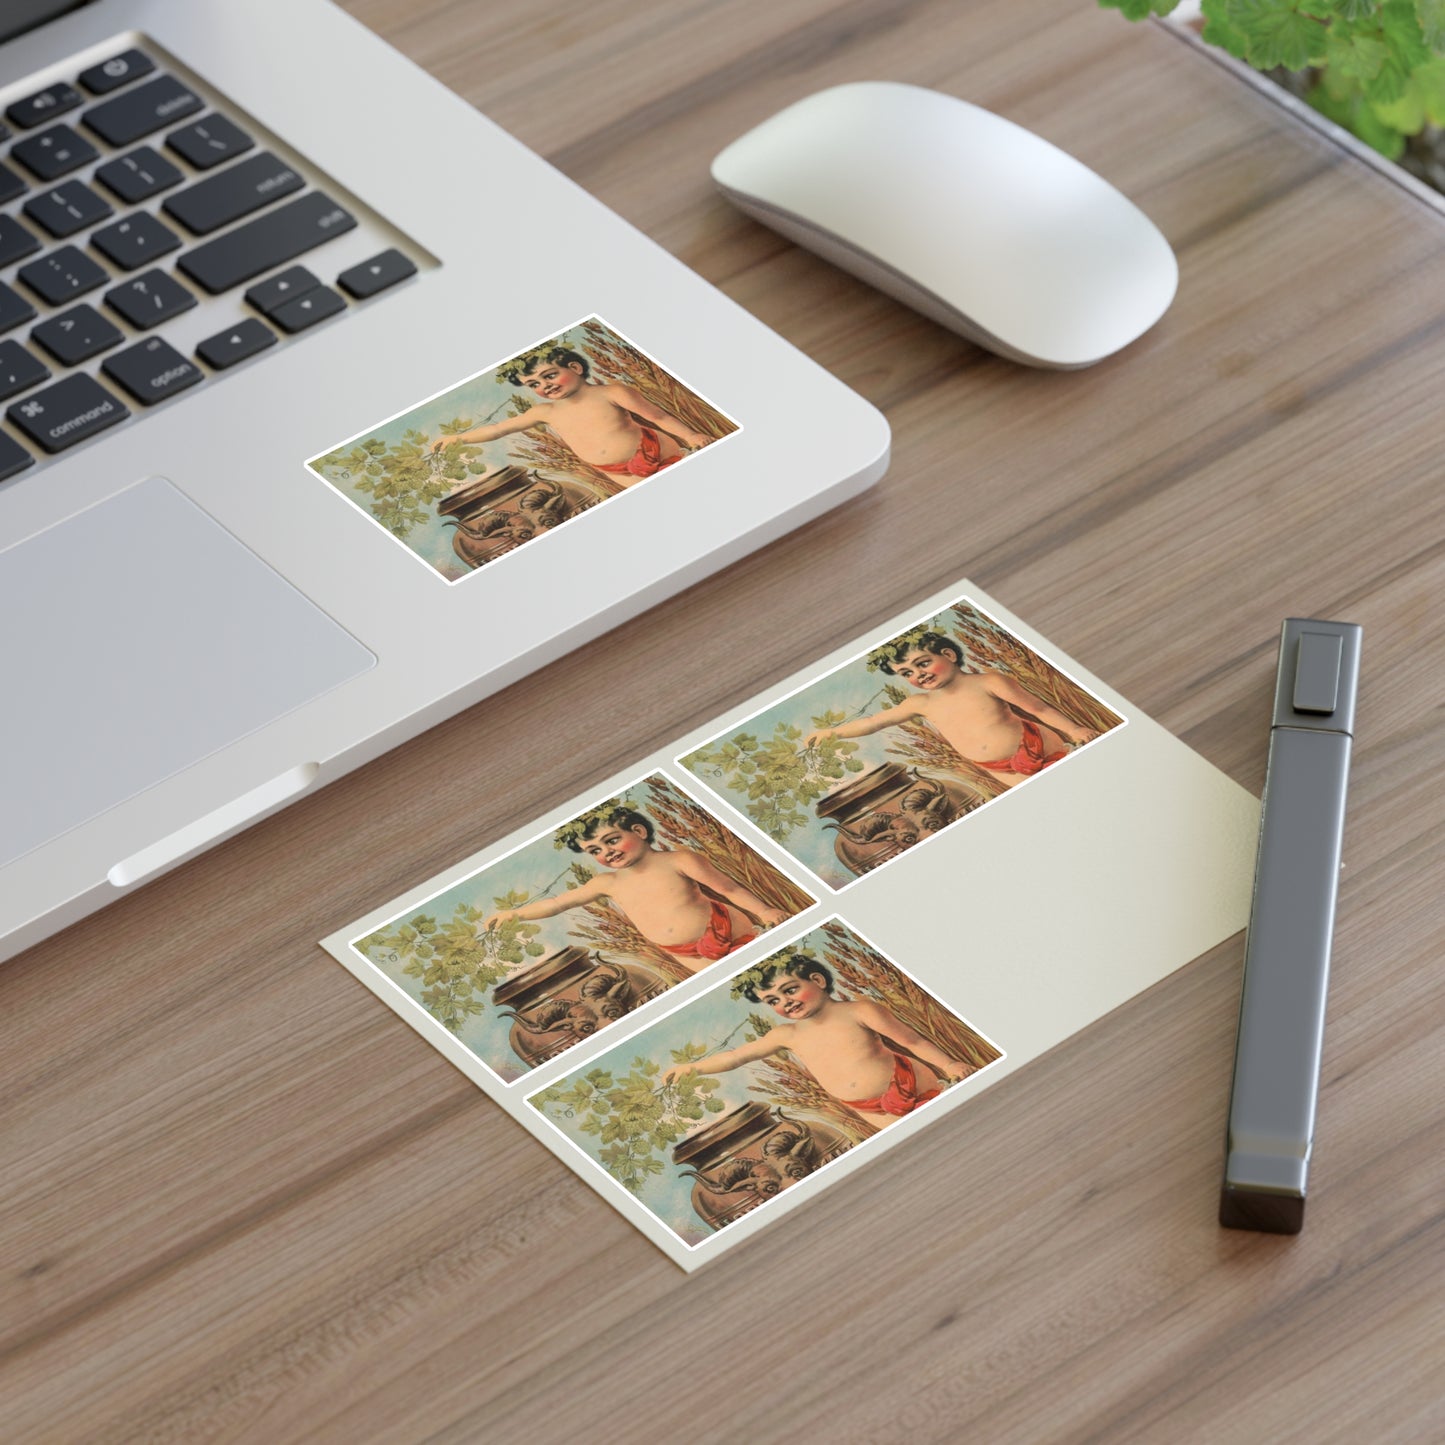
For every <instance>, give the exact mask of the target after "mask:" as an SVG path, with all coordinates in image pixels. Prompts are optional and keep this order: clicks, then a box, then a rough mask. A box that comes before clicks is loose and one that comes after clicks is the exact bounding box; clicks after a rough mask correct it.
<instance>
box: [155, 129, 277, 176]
mask: <svg viewBox="0 0 1445 1445" xmlns="http://www.w3.org/2000/svg"><path fill="white" fill-rule="evenodd" d="M166 144H167V145H168V146H169V147H170V148H171V149H172V150H173V151H175V153H176V154H177V155H178V156H180V157H182V158H183V159H184V160H188V161H190V163H191V164H192V165H193V166H195V168H196V169H197V170H198V171H208V170H210V169H211V167H212V166H218V165H220V164H221V162H222V161H228V160H230V159H231V157H232V156H239V155H242V154H244V153H245V152H246V151H248V150H250V149H251V147H252V146H253V145H255V144H256V142H255V141H253V140H252V139H251V137H250V136H248V135H247V134H246V132H245V131H243V130H242V129H241V127H240V126H238V125H237V124H236V123H235V122H234V121H231V120H227V119H226V117H225V116H223V115H208V116H206V118H205V119H204V120H193V121H192V122H191V123H190V125H183V126H182V127H181V128H180V129H179V130H173V131H172V132H171V133H170V134H169V135H168V136H167V137H166Z"/></svg>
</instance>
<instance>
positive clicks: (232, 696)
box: [0, 477, 376, 866]
mask: <svg viewBox="0 0 1445 1445" xmlns="http://www.w3.org/2000/svg"><path fill="white" fill-rule="evenodd" d="M0 627H3V634H0V635H3V639H4V640H3V642H0V656H3V658H4V704H3V708H0V740H3V741H0V800H3V801H0V866H3V865H4V864H6V863H9V862H11V861H13V860H14V859H15V858H18V857H20V855H21V854H23V853H28V852H29V851H30V850H31V849H32V848H37V847H39V846H40V845H41V844H42V843H45V842H48V841H49V840H50V839H52V838H54V837H57V836H58V835H59V834H61V833H64V832H66V831H67V830H68V829H71V828H74V827H76V826H77V825H78V824H80V823H84V822H85V821H86V820H87V819H90V818H94V817H96V816H97V815H98V814H100V813H103V812H104V811H105V810H106V809H107V808H112V807H114V806H115V805H116V804H117V803H121V802H124V801H125V800H126V799H127V798H131V797H134V796H135V795H136V794H137V793H139V792H142V791H143V790H144V789H146V788H148V787H150V786H152V785H153V784H155V783H158V782H160V781H161V780H162V779H163V778H167V777H169V776H171V774H173V773H177V772H179V771H180V770H181V769H182V768H185V767H189V766H190V764H192V763H195V762H199V761H200V759H202V758H204V757H207V756H208V755H209V754H211V753H214V752H216V751H217V750H218V749H220V748H223V747H225V746H226V745H227V744H228V743H232V742H235V741H236V739H237V738H241V737H244V736H245V735H246V734H247V733H251V732H255V731H256V729H257V728H261V727H264V726H265V725H266V724H267V723H269V722H273V721H274V720H275V719H276V718H278V717H281V716H282V715H283V714H284V713H288V712H290V711H292V710H293V709H294V708H297V707H299V706H301V704H302V703H305V702H309V701H310V700H311V699H312V698H314V697H318V696H320V695H321V694H322V693H323V692H327V691H329V690H330V689H331V688H333V687H335V686H337V684H338V683H342V682H345V681H346V680H347V679H348V678H351V677H355V676H357V675H358V674H359V673H362V672H365V671H366V670H367V669H368V668H370V667H372V666H374V665H375V662H376V659H375V657H373V656H372V654H371V653H370V652H368V651H367V650H366V648H364V647H363V646H362V645H361V644H360V643H359V642H357V641H356V639H355V638H353V637H352V636H351V635H350V633H348V632H344V631H343V630H342V629H341V628H340V627H339V626H337V624H336V623H334V622H333V621H332V620H331V619H330V618H329V617H327V616H326V615H325V613H323V612H321V611H320V610H319V609H318V608H317V607H315V606H314V605H313V604H312V603H311V602H309V601H308V600H307V599H306V598H305V597H303V596H302V595H301V593H299V592H298V591H297V590H296V589H295V588H294V587H292V586H291V584H290V583H289V582H287V581H285V580H284V579H283V578H281V577H279V576H278V575H277V574H276V573H275V572H273V571H272V570H271V568H270V567H268V566H267V565H266V563H264V562H263V561H261V559H260V558H259V557H257V556H256V554H255V553H254V552H252V551H251V550H250V549H249V548H248V547H245V546H244V545H242V544H241V543H240V542H238V541H237V540H236V539H235V538H234V537H233V536H232V535H231V534H230V533H229V532H227V531H226V530H225V529H224V528H223V527H221V526H220V525H219V524H218V523H217V522H215V521H214V520H212V518H211V517H210V516H208V515H207V514H206V513H205V512H203V511H202V510H201V509H200V508H199V507H198V506H196V504H195V503H194V502H192V501H190V500H189V498H187V497H185V496H184V495H183V494H182V493H181V492H180V491H178V490H177V489H176V488H175V487H173V486H172V485H171V484H170V483H169V482H167V481H164V480H162V479H161V478H159V477H153V478H151V479H149V480H147V481H144V482H140V483H138V484H137V485H135V486H133V487H129V488H127V490H125V491H124V492H120V493H119V494H117V495H116V496H114V497H111V498H109V499H107V500H106V501H104V502H101V503H99V504H98V505H97V506H94V507H92V508H90V510H89V511H86V512H82V513H81V514H80V515H79V516H76V517H71V518H70V519H68V520H67V521H64V522H61V523H58V524H57V525H56V526H54V527H51V528H49V529H48V530H46V531H44V532H41V533H40V534H39V535H38V536H35V537H30V538H27V539H26V540H25V541H23V542H19V543H17V544H16V545H15V546H14V547H11V548H9V549H8V550H7V551H4V552H0ZM296 761H297V762H298V763H300V762H304V761H307V760H306V759H301V758H298V759H296ZM262 781H264V780H263V779H259V778H249V779H238V780H237V791H238V792H240V791H244V790H245V789H247V788H250V787H253V786H254V785H255V784H257V783H259V782H262ZM139 841H145V840H139Z"/></svg>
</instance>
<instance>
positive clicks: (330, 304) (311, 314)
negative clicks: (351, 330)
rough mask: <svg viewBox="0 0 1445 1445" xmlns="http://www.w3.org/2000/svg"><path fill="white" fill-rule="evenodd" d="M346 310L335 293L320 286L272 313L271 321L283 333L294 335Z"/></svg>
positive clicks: (326, 287)
mask: <svg viewBox="0 0 1445 1445" xmlns="http://www.w3.org/2000/svg"><path fill="white" fill-rule="evenodd" d="M345 310H346V302H345V301H343V300H342V299H341V297H340V296H338V295H337V294H336V292H335V291H333V290H332V289H331V288H330V287H329V286H318V287H317V288H316V289H315V290H314V291H308V292H307V293H306V294H305V295H304V296H298V297H297V298H296V299H295V300H294V301H288V302H286V303H285V305H283V306H278V307H277V308H276V309H275V310H274V311H273V312H271V320H272V321H274V322H275V323H276V325H277V326H279V327H280V328H281V330H282V331H288V332H290V333H292V334H293V335H294V334H295V333H296V332H298V331H305V330H306V328H307V327H308V326H315V325H316V323H317V322H318V321H325V320H326V318H327V317H328V316H335V315H336V313H337V312H338V311H345Z"/></svg>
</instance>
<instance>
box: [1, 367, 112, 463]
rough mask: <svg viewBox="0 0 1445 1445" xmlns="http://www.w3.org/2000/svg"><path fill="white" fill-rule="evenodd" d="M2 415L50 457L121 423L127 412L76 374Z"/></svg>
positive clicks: (90, 380)
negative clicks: (42, 448)
mask: <svg viewBox="0 0 1445 1445" xmlns="http://www.w3.org/2000/svg"><path fill="white" fill-rule="evenodd" d="M5 415H6V416H8V417H9V418H10V420H11V421H12V422H14V423H15V425H16V426H17V427H19V428H20V430H21V431H23V432H24V433H25V435H26V436H28V437H29V438H30V440H31V441H33V442H35V443H36V444H37V445H39V446H42V447H44V448H45V450H46V451H48V452H51V453H52V454H53V453H55V452H63V451H64V450H65V449H66V448H67V447H73V446H75V444H76V443H77V442H83V441H85V440H86V439H87V438H88V437H93V436H94V435H95V434H96V432H102V431H104V430H105V429H106V427H110V426H114V425H115V424H116V422H118V421H124V420H125V419H126V417H128V416H129V415H130V410H129V408H128V407H126V406H125V404H124V403H123V402H121V401H119V400H117V399H116V398H115V397H113V396H112V395H111V394H110V393H109V392H108V391H107V390H106V389H105V388H104V387H103V386H102V385H101V384H100V383H99V382H98V381H96V380H95V379H94V378H93V377H90V376H87V375H86V374H85V373H84V372H83V371H77V372H75V373H74V374H73V375H71V376H66V377H62V378H61V379H60V380H59V381H57V382H56V383H55V384H54V386H47V387H46V388H45V390H44V391H37V392H36V393H35V394H34V395H33V396H28V397H26V398H25V400H24V401H17V402H16V403H15V404H14V405H13V406H11V407H10V408H9V410H7V411H6V413H5Z"/></svg>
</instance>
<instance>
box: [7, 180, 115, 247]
mask: <svg viewBox="0 0 1445 1445" xmlns="http://www.w3.org/2000/svg"><path fill="white" fill-rule="evenodd" d="M25 214H26V215H27V216H29V217H30V219H31V220H32V221H39V222H40V224H41V225H42V226H44V227H45V229H46V230H47V231H49V232H50V234H51V235H52V236H60V237H64V236H73V235H74V234H75V233H76V232H77V231H83V230H84V229H85V228H86V227H87V226H93V225H94V224H95V223H96V222H97V221H103V220H105V218H106V217H107V216H113V215H115V211H114V209H113V208H112V207H111V205H110V202H109V201H104V200H102V199H101V198H100V197H99V196H98V195H96V193H95V192H94V191H93V190H91V189H90V187H89V186H88V185H86V184H85V182H84V181H62V182H61V183H60V185H58V186H56V187H55V188H54V189H53V190H49V191H43V192H41V194H40V195H38V196H31V198H30V199H29V200H28V201H26V202H25Z"/></svg>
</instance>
